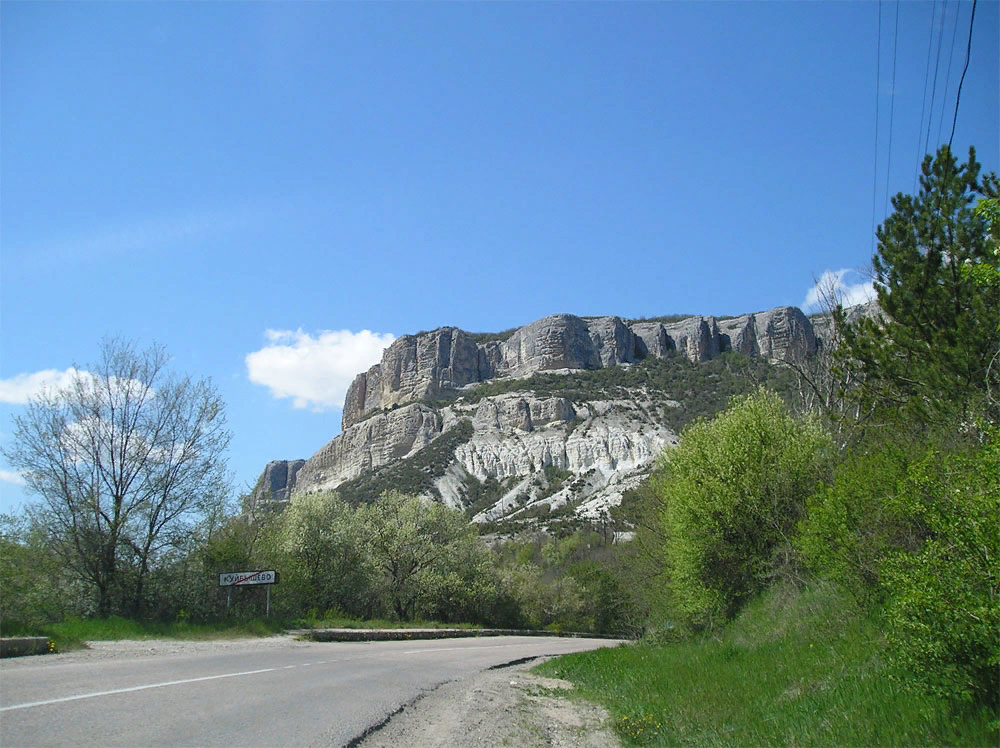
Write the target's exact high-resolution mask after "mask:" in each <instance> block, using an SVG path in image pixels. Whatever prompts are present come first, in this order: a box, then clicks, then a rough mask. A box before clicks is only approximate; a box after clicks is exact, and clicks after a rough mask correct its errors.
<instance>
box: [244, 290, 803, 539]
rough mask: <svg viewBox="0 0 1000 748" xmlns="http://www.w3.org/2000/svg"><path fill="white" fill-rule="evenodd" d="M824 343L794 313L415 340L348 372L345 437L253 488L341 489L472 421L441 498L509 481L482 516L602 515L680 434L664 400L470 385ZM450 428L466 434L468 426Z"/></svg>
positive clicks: (275, 470) (280, 494)
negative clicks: (565, 508)
mask: <svg viewBox="0 0 1000 748" xmlns="http://www.w3.org/2000/svg"><path fill="white" fill-rule="evenodd" d="M816 348H817V337H816V333H815V332H814V330H813V327H812V324H811V323H810V321H809V319H808V318H807V317H806V316H805V315H804V314H803V313H802V312H801V311H800V310H799V309H796V308H793V307H782V308H777V309H772V310H769V311H765V312H758V313H755V314H747V315H743V316H741V317H736V318H728V319H718V318H716V317H711V316H709V317H689V318H687V319H684V320H681V321H678V322H667V323H662V322H657V321H640V322H634V323H631V324H628V323H626V322H625V321H624V320H622V319H620V318H619V317H597V318H582V317H576V316H573V315H570V314H557V315H553V316H550V317H545V318H543V319H540V320H537V321H535V322H532V323H531V324H529V325H525V326H524V327H522V328H520V329H518V330H516V331H515V332H514V333H513V334H512V335H511V336H510V337H509V338H507V339H506V340H491V341H488V342H482V343H477V342H476V340H475V339H474V337H473V336H472V335H470V334H469V333H466V332H463V331H462V330H459V329H458V328H454V327H443V328H440V329H438V330H434V331H432V332H427V333H420V334H418V335H408V336H405V337H403V338H400V339H399V340H397V341H395V342H394V343H393V344H392V345H391V346H389V347H388V348H387V349H386V350H385V352H384V353H383V355H382V360H381V361H380V362H379V363H378V364H376V365H375V366H373V367H371V368H370V369H369V370H368V371H366V372H363V373H361V374H358V375H357V377H356V378H355V379H354V382H353V383H352V384H351V387H350V389H349V391H348V393H347V397H346V400H345V403H344V415H343V429H342V433H341V434H340V435H339V436H337V437H336V438H335V439H333V440H332V441H331V442H329V443H328V444H327V445H325V446H324V447H322V448H321V449H320V450H319V451H318V452H317V453H316V454H315V455H313V456H312V457H311V458H310V459H309V460H307V461H302V460H299V461H295V462H285V463H281V462H275V463H270V464H269V465H268V467H267V469H266V470H265V473H264V475H263V476H262V477H261V480H260V481H259V484H258V485H259V487H261V488H262V489H263V490H267V491H268V492H270V494H271V495H272V496H273V497H275V498H279V499H287V498H288V497H290V496H292V495H294V494H297V493H305V492H309V491H316V490H328V489H334V488H336V487H337V486H339V485H341V484H342V483H344V482H345V481H349V480H352V479H354V478H358V477H359V476H363V475H366V474H370V473H372V471H378V470H379V469H380V468H383V467H385V466H389V465H391V464H392V463H394V462H397V461H400V460H407V459H410V458H413V457H414V456H415V455H417V454H418V453H420V451H421V450H422V449H424V448H425V447H427V446H429V445H431V444H432V443H433V442H434V441H435V440H436V439H437V438H438V437H440V436H441V435H442V434H444V433H446V432H449V431H450V430H451V429H452V428H453V427H454V426H455V425H456V424H458V423H461V422H463V421H468V423H469V424H470V425H471V434H472V435H471V437H470V438H468V439H467V440H465V441H463V442H462V443H460V444H458V446H457V447H455V448H454V454H453V456H452V457H451V458H450V459H451V462H450V463H449V464H448V467H447V469H446V470H445V471H444V474H442V475H438V474H436V473H435V475H434V476H432V477H433V478H434V480H435V488H434V489H433V492H432V493H433V498H435V499H438V500H442V501H445V502H446V503H449V504H451V505H453V506H465V503H466V499H467V496H468V491H469V486H470V485H471V483H470V482H475V481H480V482H481V481H486V480H488V479H489V480H494V481H507V482H509V483H510V484H511V485H510V488H509V491H508V492H507V493H506V494H505V495H504V496H503V497H502V498H501V499H499V500H498V502H497V504H496V505H495V506H494V507H492V508H490V509H488V510H484V511H483V512H481V513H480V515H479V519H492V518H495V516H496V513H497V512H500V514H505V513H509V512H518V511H524V510H525V509H526V508H527V507H530V506H531V505H532V502H533V501H535V498H533V497H538V496H542V495H543V494H544V496H543V499H544V501H546V502H548V503H549V505H550V506H552V507H553V508H557V507H558V506H559V502H560V501H562V502H567V501H571V500H572V501H574V506H576V507H578V510H577V511H578V512H583V513H586V512H591V513H594V512H599V511H601V510H602V509H604V508H606V507H607V506H608V505H611V504H615V503H617V501H618V500H620V497H621V493H622V491H624V490H625V489H626V488H628V487H630V486H632V485H635V484H636V483H637V482H638V480H640V479H641V476H642V475H643V474H645V473H646V472H648V470H649V469H650V467H651V464H652V461H653V460H654V458H655V457H656V455H657V454H658V453H659V452H660V451H661V450H662V449H663V447H664V446H665V445H667V444H671V443H673V442H675V441H676V438H677V436H676V434H674V433H673V432H671V431H670V430H669V429H667V428H665V427H664V426H663V425H662V423H660V421H661V420H662V419H661V418H658V417H657V416H656V413H657V409H658V408H662V407H664V406H663V401H662V399H661V400H659V401H658V404H656V405H655V406H654V405H652V404H651V402H650V401H648V398H647V399H644V398H646V395H645V394H644V393H643V392H632V393H630V394H631V397H628V396H626V397H623V398H622V399H610V400H603V401H595V400H591V401H581V402H570V401H569V400H568V399H566V398H562V397H541V396H536V395H535V394H534V393H533V392H531V391H530V390H527V389H525V390H524V391H520V392H516V393H510V394H505V395H498V396H494V397H484V398H482V399H479V400H476V399H475V398H469V402H466V398H465V397H463V396H462V395H463V393H464V392H466V391H467V390H468V389H469V388H470V386H472V387H474V385H476V384H477V383H482V382H486V381H489V380H492V379H498V378H504V379H524V378H527V377H530V376H531V375H532V374H534V373H536V372H544V371H567V370H570V371H572V370H582V369H583V370H585V369H600V368H604V367H611V366H620V365H630V364H632V363H634V362H637V361H641V360H642V359H643V358H645V357H647V356H655V357H665V356H668V355H671V354H674V353H677V354H681V355H683V356H685V357H686V358H687V359H688V360H690V361H692V362H703V361H709V360H711V359H713V358H716V357H717V356H719V355H721V354H723V353H726V352H728V351H736V352H739V353H743V354H745V355H750V356H762V357H766V358H767V359H770V360H778V361H791V360H795V359H798V358H800V357H804V356H806V355H808V354H811V353H812V352H814V351H815V350H816ZM442 395H448V397H447V398H442ZM614 397H615V398H618V395H614ZM435 400H436V401H438V402H430V401H435ZM421 401H423V402H421ZM452 433H453V434H457V433H462V434H463V437H462V438H463V439H464V438H465V437H464V433H466V432H452ZM452 438H453V439H454V437H452ZM441 443H443V442H441ZM439 444H440V443H439ZM449 449H450V447H449ZM425 454H428V453H425ZM449 454H450V453H449ZM547 467H552V468H558V469H559V470H561V471H569V472H570V473H571V474H573V475H575V476H578V479H577V480H576V481H574V485H575V486H576V488H575V489H574V490H573V491H569V489H565V490H564V489H560V490H558V491H555V493H551V491H552V490H554V488H555V487H552V486H548V487H547V488H546V487H543V488H539V485H538V482H537V479H536V478H533V477H532V476H537V475H538V474H539V472H540V471H543V470H544V469H545V468H547ZM543 483H544V481H543ZM505 485H506V484H505ZM543 489H544V490H543ZM546 491H550V493H546ZM525 497H527V498H525ZM581 497H582V499H585V500H583V502H582V503H580V502H581V500H582V499H581ZM539 500H542V499H539ZM525 502H527V503H525ZM491 512H492V514H491Z"/></svg>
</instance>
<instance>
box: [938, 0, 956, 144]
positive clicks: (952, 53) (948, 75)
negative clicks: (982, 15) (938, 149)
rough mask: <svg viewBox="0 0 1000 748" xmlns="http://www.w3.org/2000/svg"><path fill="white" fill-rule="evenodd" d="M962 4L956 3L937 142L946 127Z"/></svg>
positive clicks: (939, 140)
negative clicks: (949, 88) (949, 87)
mask: <svg viewBox="0 0 1000 748" xmlns="http://www.w3.org/2000/svg"><path fill="white" fill-rule="evenodd" d="M960 10H961V6H960V5H959V4H958V3H956V4H955V26H954V28H953V29H952V32H951V49H949V50H948V72H947V73H946V74H945V76H944V93H943V94H942V95H941V119H939V120H938V133H937V142H938V143H940V142H941V131H942V130H943V129H944V113H945V111H946V110H947V109H948V84H949V83H951V63H952V62H954V60H955V40H956V39H957V38H958V16H959V11H960Z"/></svg>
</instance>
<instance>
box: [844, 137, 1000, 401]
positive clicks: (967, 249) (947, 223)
mask: <svg viewBox="0 0 1000 748" xmlns="http://www.w3.org/2000/svg"><path fill="white" fill-rule="evenodd" d="M977 196H983V197H987V198H995V197H996V196H997V178H996V175H995V174H993V173H989V174H986V175H983V176H982V177H981V176H980V164H979V163H978V162H977V161H976V154H975V149H973V148H970V149H969V159H968V161H967V162H966V163H964V164H959V163H958V162H957V160H956V158H955V157H954V155H953V154H952V153H951V151H950V150H949V148H948V147H947V146H942V147H941V148H940V149H939V150H938V152H937V154H936V156H935V157H933V158H932V157H931V156H930V155H928V156H927V157H926V158H925V159H924V163H923V167H922V176H921V178H920V192H919V194H917V195H916V196H910V195H904V194H902V193H899V194H897V195H896V196H895V197H894V198H893V200H892V204H893V208H894V212H893V214H892V215H890V216H889V217H888V218H887V219H886V221H885V223H884V224H883V225H882V226H879V228H878V232H877V236H878V251H877V253H876V255H875V256H874V257H873V258H872V269H873V273H874V282H875V289H876V292H877V293H878V302H879V307H880V308H881V315H880V316H879V317H878V318H877V319H875V320H871V319H863V320H861V321H859V322H857V323H856V324H853V325H850V324H847V322H846V317H845V315H844V312H843V311H842V310H841V311H840V312H839V314H838V324H839V326H840V328H841V329H842V330H843V332H844V342H845V344H846V345H845V347H844V349H843V350H844V351H845V353H846V354H847V356H848V358H849V363H848V367H850V368H855V369H859V370H860V371H861V372H862V374H863V377H862V378H861V381H862V383H863V384H862V386H861V387H860V388H859V390H858V392H859V395H860V396H861V398H862V399H863V400H864V401H865V403H866V405H867V406H869V407H871V408H873V409H880V410H881V411H882V412H883V413H886V412H890V410H891V409H896V408H899V407H902V406H906V407H907V408H908V409H912V410H913V411H914V412H915V414H916V415H917V416H918V417H920V418H923V419H925V420H926V419H928V418H933V419H940V418H941V417H942V415H943V414H944V413H947V412H948V411H949V409H950V407H951V406H956V405H957V407H958V409H959V415H960V416H967V415H968V412H967V411H968V408H969V406H970V405H974V403H972V402H971V401H970V398H971V397H972V396H973V395H976V394H979V395H981V394H982V393H983V391H984V390H985V388H986V383H987V379H988V377H987V369H988V367H989V365H990V362H991V360H992V359H993V358H994V356H995V355H996V352H997V350H998V346H1000V285H996V286H992V285H988V284H981V283H977V282H976V277H975V273H970V272H969V270H970V269H972V268H976V267H979V266H985V267H988V268H994V269H995V268H996V256H995V254H994V248H995V247H994V245H992V243H991V242H990V238H989V227H988V222H987V220H986V218H985V217H984V216H983V215H977V212H976V205H975V201H976V198H977Z"/></svg>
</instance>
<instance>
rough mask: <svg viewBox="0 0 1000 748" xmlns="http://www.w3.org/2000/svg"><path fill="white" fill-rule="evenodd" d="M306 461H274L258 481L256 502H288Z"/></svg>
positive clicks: (255, 495)
mask: <svg viewBox="0 0 1000 748" xmlns="http://www.w3.org/2000/svg"><path fill="white" fill-rule="evenodd" d="M305 464H306V461H305V460H272V461H271V462H269V463H267V467H265V468H264V473H263V474H262V475H261V476H260V478H258V479H257V485H256V487H255V488H254V492H253V493H254V498H255V499H256V500H260V499H267V500H271V501H288V500H289V499H290V498H291V495H292V491H293V490H294V489H295V485H296V480H297V478H298V473H299V471H300V470H301V469H302V466H303V465H305Z"/></svg>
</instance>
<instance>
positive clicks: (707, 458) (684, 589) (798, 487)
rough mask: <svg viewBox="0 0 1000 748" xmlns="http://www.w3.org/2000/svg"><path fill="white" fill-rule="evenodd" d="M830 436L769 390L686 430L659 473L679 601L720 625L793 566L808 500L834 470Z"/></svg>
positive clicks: (683, 610) (697, 621)
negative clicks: (796, 539)
mask: <svg viewBox="0 0 1000 748" xmlns="http://www.w3.org/2000/svg"><path fill="white" fill-rule="evenodd" d="M832 449H833V444H832V440H831V438H830V435H829V434H828V433H827V432H826V431H825V430H824V429H823V428H822V427H820V425H819V424H818V423H817V422H816V421H815V420H814V419H811V418H804V419H798V418H795V417H793V416H792V414H791V413H790V412H789V411H788V410H787V408H786V406H785V405H784V403H783V402H782V400H781V398H780V397H779V396H778V395H776V394H775V393H773V392H768V391H766V390H760V391H759V392H757V393H756V394H754V395H750V396H747V397H742V398H736V399H734V400H733V403H732V405H731V406H730V407H729V409H728V410H726V411H725V412H723V413H721V414H720V415H719V416H717V417H716V418H715V419H714V420H712V421H699V422H698V423H696V424H694V425H693V426H691V427H689V428H687V429H685V431H684V433H683V435H682V437H681V441H680V443H679V444H678V446H677V447H675V448H674V449H671V450H668V451H667V452H665V453H664V455H663V457H662V458H661V460H660V463H659V465H658V466H657V470H656V472H655V473H654V476H653V487H654V490H655V491H656V492H657V494H658V496H659V499H660V501H661V502H662V509H661V519H662V522H663V525H664V529H665V535H666V551H665V554H666V561H667V577H668V580H669V586H670V596H671V604H672V606H673V608H674V612H675V614H676V615H677V616H678V617H679V618H680V620H681V621H682V622H683V623H685V624H687V625H689V626H693V627H695V628H701V627H713V626H714V625H716V624H718V623H721V622H722V621H723V620H725V619H727V618H728V617H730V616H732V615H733V613H734V612H735V611H736V610H738V609H739V608H740V607H741V606H742V605H743V604H744V603H745V602H746V601H747V600H748V599H749V598H750V597H751V596H753V595H754V594H756V593H758V592H760V591H761V590H763V589H764V588H765V587H766V586H767V585H768V583H769V581H770V580H771V579H773V578H774V576H775V575H776V574H778V573H780V572H781V571H782V570H783V568H784V567H787V566H788V565H789V563H791V559H792V556H793V554H792V546H791V540H792V537H793V535H794V531H795V527H796V523H797V522H798V521H799V520H800V519H801V518H802V515H803V513H804V510H805V502H806V497H807V496H809V495H810V494H811V493H812V492H813V491H814V490H815V487H816V485H817V483H818V482H819V481H821V480H822V479H823V478H824V476H825V475H826V473H827V472H828V469H829V467H828V465H829V460H830V459H831V452H832Z"/></svg>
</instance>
